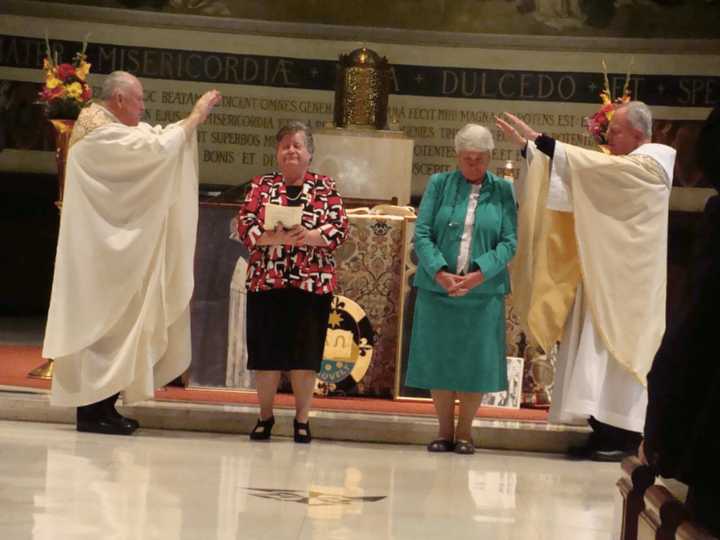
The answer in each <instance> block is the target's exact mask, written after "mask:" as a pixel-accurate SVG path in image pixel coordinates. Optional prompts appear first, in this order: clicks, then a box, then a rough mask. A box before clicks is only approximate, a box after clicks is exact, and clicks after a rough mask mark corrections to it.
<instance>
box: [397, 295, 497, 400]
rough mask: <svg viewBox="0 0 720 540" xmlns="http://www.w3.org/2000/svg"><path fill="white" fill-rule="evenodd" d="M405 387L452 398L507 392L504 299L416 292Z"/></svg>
mask: <svg viewBox="0 0 720 540" xmlns="http://www.w3.org/2000/svg"><path fill="white" fill-rule="evenodd" d="M405 384H406V385H407V386H412V387H413V388H425V389H430V390H453V391H456V392H499V391H502V390H507V361H506V359H505V297H504V296H503V295H487V296H486V295H472V296H470V295H467V296H464V297H459V298H452V297H449V296H448V295H447V294H439V293H435V292H431V291H427V290H424V289H417V299H416V301H415V314H414V317H413V328H412V336H411V338H410V355H409V359H408V370H407V375H406V377H405Z"/></svg>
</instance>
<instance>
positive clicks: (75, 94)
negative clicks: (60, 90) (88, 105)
mask: <svg viewBox="0 0 720 540" xmlns="http://www.w3.org/2000/svg"><path fill="white" fill-rule="evenodd" d="M65 91H66V92H67V95H68V96H70V97H71V98H73V99H80V96H81V95H82V92H83V89H82V85H81V84H80V83H79V82H74V83H72V84H69V85H67V86H66V87H65Z"/></svg>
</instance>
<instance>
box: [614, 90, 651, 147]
mask: <svg viewBox="0 0 720 540" xmlns="http://www.w3.org/2000/svg"><path fill="white" fill-rule="evenodd" d="M651 140H652V113H651V112H650V109H649V108H648V106H647V105H645V104H644V103H643V102H642V101H631V102H629V103H627V104H625V105H621V106H619V107H618V108H617V109H615V112H614V113H613V116H612V119H611V120H610V126H609V128H608V147H609V148H610V153H612V154H614V155H616V156H624V155H627V154H629V153H630V152H632V151H633V150H635V149H636V148H638V147H639V146H642V145H643V144H646V143H649V142H651Z"/></svg>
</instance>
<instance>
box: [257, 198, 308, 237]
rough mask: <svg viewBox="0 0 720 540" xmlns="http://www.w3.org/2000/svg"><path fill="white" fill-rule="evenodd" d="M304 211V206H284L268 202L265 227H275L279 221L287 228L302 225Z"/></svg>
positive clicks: (268, 228) (267, 228)
mask: <svg viewBox="0 0 720 540" xmlns="http://www.w3.org/2000/svg"><path fill="white" fill-rule="evenodd" d="M302 213H303V207H302V206H282V205H279V204H273V203H268V204H266V205H265V229H266V230H270V229H274V228H275V227H276V226H277V224H278V223H282V226H283V227H285V228H286V229H290V228H292V227H294V226H295V225H300V223H301V221H302Z"/></svg>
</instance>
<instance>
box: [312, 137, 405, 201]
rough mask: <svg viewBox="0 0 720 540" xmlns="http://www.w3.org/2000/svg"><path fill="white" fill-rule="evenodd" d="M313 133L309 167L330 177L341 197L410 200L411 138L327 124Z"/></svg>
mask: <svg viewBox="0 0 720 540" xmlns="http://www.w3.org/2000/svg"><path fill="white" fill-rule="evenodd" d="M313 136H314V138H315V156H314V158H313V162H312V164H311V166H310V168H311V169H312V170H313V171H315V172H318V173H320V174H326V175H328V176H330V177H331V178H333V179H334V180H335V182H336V183H337V186H338V189H339V191H340V194H341V195H342V196H343V198H362V199H376V200H384V201H390V200H391V199H392V198H393V197H397V203H398V204H401V205H406V204H409V203H410V188H411V182H412V160H413V144H414V142H413V140H412V139H410V138H409V137H407V136H406V135H405V134H404V133H403V132H402V131H388V130H371V129H367V130H366V129H356V128H348V129H342V128H330V129H321V130H317V131H315V132H314V133H313Z"/></svg>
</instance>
